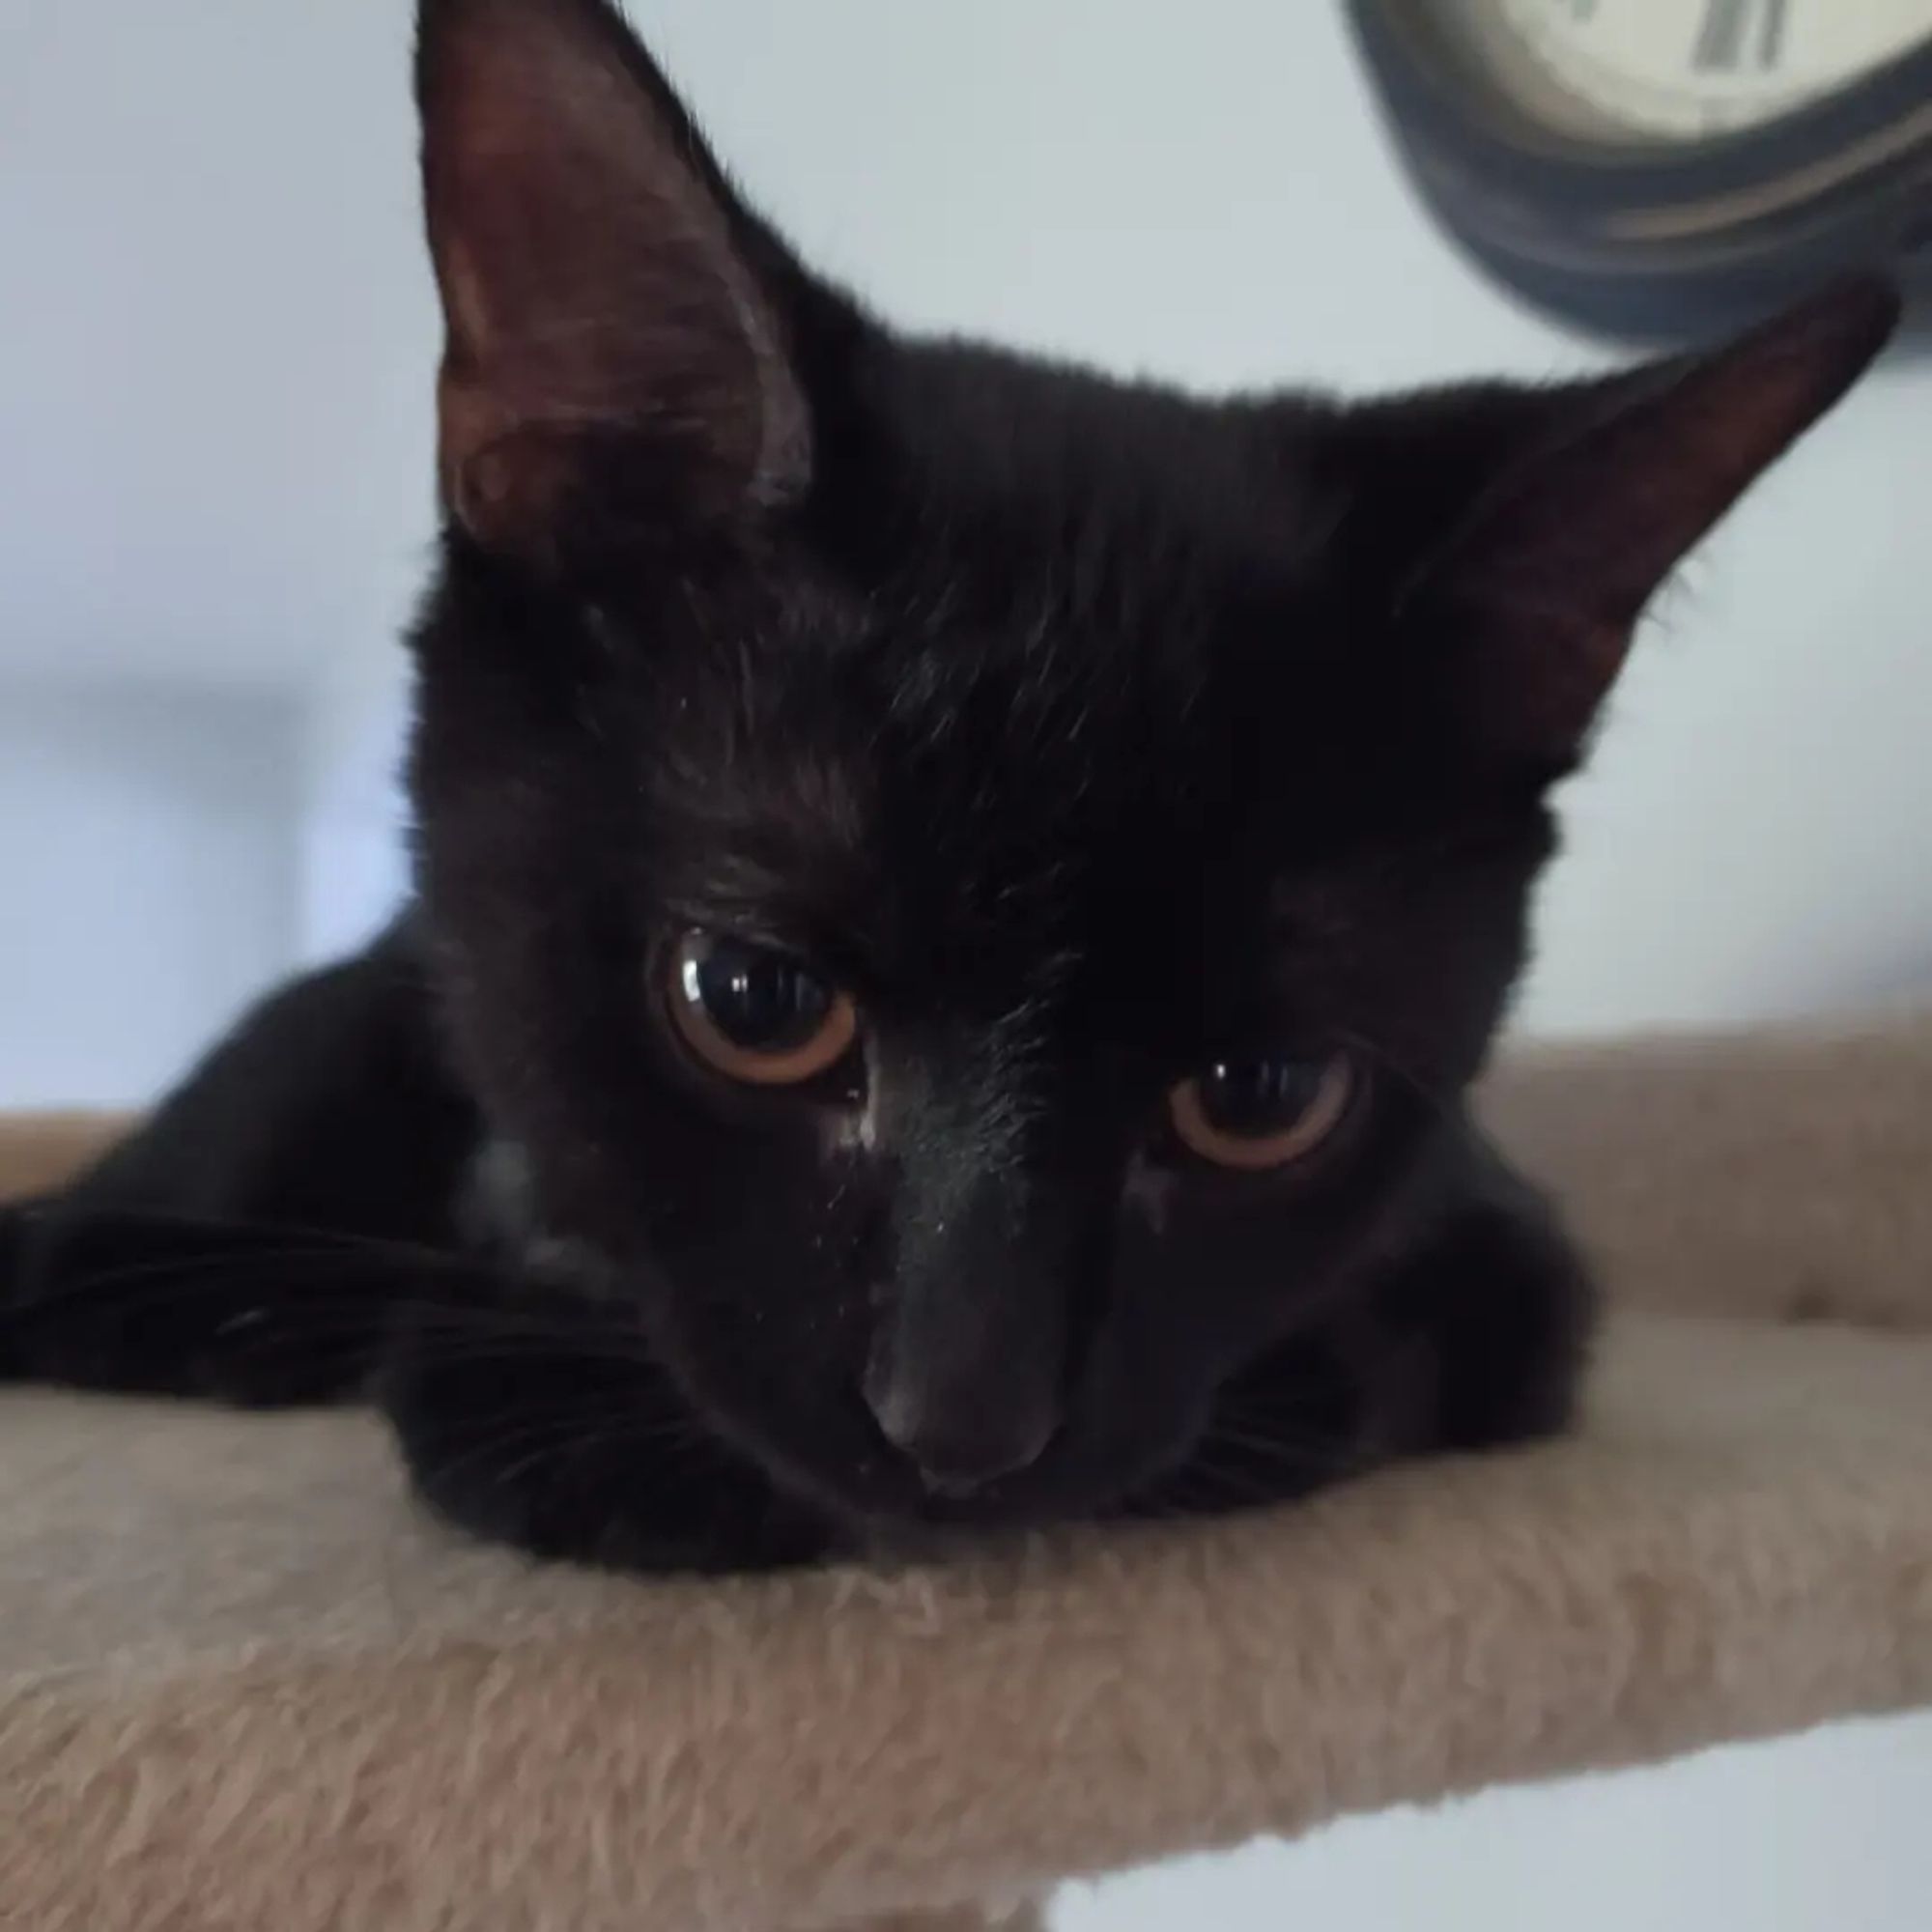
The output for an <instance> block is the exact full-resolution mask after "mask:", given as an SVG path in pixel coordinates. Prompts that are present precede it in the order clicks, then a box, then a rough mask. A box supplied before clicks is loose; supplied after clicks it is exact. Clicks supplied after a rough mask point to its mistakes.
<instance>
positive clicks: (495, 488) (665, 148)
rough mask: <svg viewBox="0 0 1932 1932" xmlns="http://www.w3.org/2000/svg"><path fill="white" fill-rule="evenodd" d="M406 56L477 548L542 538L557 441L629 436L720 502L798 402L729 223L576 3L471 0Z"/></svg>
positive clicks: (565, 483)
mask: <svg viewBox="0 0 1932 1932" xmlns="http://www.w3.org/2000/svg"><path fill="white" fill-rule="evenodd" d="M443 17H444V18H445V19H448V20H449V21H450V24H448V25H446V26H444V27H442V28H440V29H439V30H438V34H439V36H440V37H439V38H436V39H433V40H432V42H431V43H430V44H428V45H427V46H426V47H425V55H424V73H425V79H424V87H423V114H424V178H425V191H426V199H427V204H428V213H429V228H430V241H431V247H432V252H433V254H434V256H435V261H436V267H437V272H438V279H439V282H440V287H441V291H442V298H443V307H444V315H445V319H446V324H447V348H446V354H445V358H444V368H443V375H442V381H441V388H440V406H441V463H442V473H443V479H444V488H445V492H446V494H447V497H448V500H449V503H450V506H451V508H452V510H453V511H454V512H455V514H456V515H457V516H458V517H459V518H460V519H462V520H463V521H464V522H465V523H466V524H468V525H469V526H470V527H471V528H472V531H473V532H474V533H476V534H478V535H479V536H482V537H484V538H485V539H486V540H489V541H500V542H506V543H512V544H514V543H517V542H519V541H525V540H527V541H531V542H536V541H540V540H541V537H542V534H543V532H544V531H545V530H546V529H547V528H548V527H549V526H552V525H554V522H555V521H556V520H557V519H558V518H559V517H560V516H561V515H562V514H563V501H562V499H563V497H565V496H566V495H567V494H568V492H569V490H570V488H571V485H572V483H573V481H574V480H575V475H576V469H577V465H576V463H575V462H574V461H573V451H574V450H575V451H577V452H579V453H581V452H582V450H585V449H587V448H588V447H589V446H591V444H592V443H593V442H595V441H598V440H609V439H611V438H634V439H637V440H638V441H639V444H640V445H644V444H648V445H651V446H653V447H654V448H655V449H656V450H657V452H658V453H660V454H661V455H663V456H664V457H666V458H668V459H669V460H670V462H671V463H672V464H673V465H675V466H677V468H676V469H675V470H674V471H673V472H671V473H674V474H676V475H678V476H680V477H681V478H682V483H681V486H680V487H681V488H683V489H684V490H685V491H686V492H688V495H689V497H690V499H691V501H692V502H693V504H694V505H695V506H696V505H702V506H703V507H705V508H706V509H709V510H721V509H725V508H728V507H730V506H731V505H732V504H734V503H736V502H739V501H741V500H743V498H744V497H746V496H748V495H750V494H752V493H753V492H754V491H756V490H757V489H758V488H760V487H761V486H763V485H764V484H765V483H766V482H767V480H768V476H769V472H771V471H773V470H775V469H778V468H779V467H780V465H781V461H782V460H789V459H791V458H792V457H793V456H794V455H795V451H796V446H797V444H798V442H799V440H800V437H799V429H798V425H799V423H800V422H801V421H802V418H803V410H802V408H801V407H800V405H799V404H798V403H797V401H796V400H795V392H794V391H793V389H792V386H791V383H790V379H789V376H788V374H787V373H786V370H785V367H784V363H783V359H782V356H781V349H780V330H779V328H778V326H777V323H776V319H775V317H774V316H773V314H772V312H771V310H770V308H769V306H768V304H767V303H766V301H765V299H764V298H763V295H762V292H761V291H760V290H759V289H758V288H757V287H756V284H755V280H754V277H753V274H752V272H751V270H750V269H749V268H748V267H747V265H746V264H745V263H744V262H743V261H742V260H741V259H740V258H739V255H738V252H737V250H736V248H735V245H734V241H733V235H732V226H731V219H730V216H729V214H728V213H727V212H726V210H725V209H724V208H723V207H721V206H720V205H719V204H718V202H717V200H716V199H715V198H714V196H713V193H712V191H711V189H710V187H709V186H708V185H707V177H706V174H705V172H704V170H703V168H702V166H701V165H700V163H699V162H698V161H697V159H696V157H695V156H694V155H693V153H691V152H689V151H688V150H687V149H686V148H685V147H684V146H683V145H681V141H682V134H683V130H682V129H681V128H675V127H673V126H672V125H670V119H669V117H668V113H667V110H666V108H665V107H664V105H663V104H662V103H661V102H660V101H659V100H658V99H654V98H653V95H652V93H651V91H650V89H649V87H648V86H647V85H646V84H645V83H644V81H643V80H642V78H641V77H640V72H639V68H640V66H641V63H642V60H643V56H642V54H641V52H639V51H638V50H636V49H634V48H633V49H627V48H626V47H625V46H623V45H622V44H621V43H617V41H616V39H615V36H616V35H617V33H618V32H619V29H618V28H617V27H616V26H615V24H614V23H613V22H611V21H610V20H607V19H606V18H604V17H602V16H601V15H599V14H593V13H592V12H591V11H590V10H588V9H579V8H575V7H571V6H556V5H538V4H534V0H480V4H477V0H472V4H470V5H468V6H466V7H464V8H462V9H460V10H454V15H453V18H452V17H451V15H450V14H445V15H444V16H443Z"/></svg>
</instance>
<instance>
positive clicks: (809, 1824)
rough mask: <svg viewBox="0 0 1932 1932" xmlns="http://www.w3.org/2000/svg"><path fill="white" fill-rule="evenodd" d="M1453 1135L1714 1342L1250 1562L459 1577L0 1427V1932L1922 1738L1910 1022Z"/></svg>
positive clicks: (286, 1928) (1922, 1135)
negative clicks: (1891, 1724) (1871, 1737)
mask: <svg viewBox="0 0 1932 1932" xmlns="http://www.w3.org/2000/svg"><path fill="white" fill-rule="evenodd" d="M1492 1107H1493V1117H1494V1118H1495V1119H1496V1121H1497V1122H1498V1123H1499V1125H1500V1128H1501V1130H1502V1131H1503V1133H1504V1134H1505V1136H1506V1138H1508V1139H1510V1141H1511V1142H1512V1144H1513V1145H1515V1146H1517V1147H1518V1148H1519V1150H1520V1151H1525V1152H1526V1153H1527V1154H1528V1156H1529V1158H1530V1159H1531V1161H1532V1163H1533V1164H1535V1165H1538V1166H1540V1167H1542V1168H1544V1169H1545V1170H1546V1171H1548V1172H1553V1173H1556V1174H1557V1175H1558V1176H1559V1177H1560V1178H1562V1179H1565V1180H1566V1182H1567V1183H1568V1184H1567V1188H1566V1191H1567V1192H1568V1193H1569V1194H1570V1195H1571V1197H1572V1198H1573V1200H1574V1202H1575V1204H1576V1208H1577V1217H1578V1219H1579V1222H1580V1223H1581V1224H1582V1225H1583V1226H1584V1228H1585V1229H1586V1231H1587V1232H1588V1233H1589V1235H1590V1236H1591V1238H1592V1240H1593V1242H1594V1244H1596V1245H1598V1246H1599V1247H1600V1248H1601V1249H1602V1250H1603V1252H1604V1253H1605V1256H1606V1258H1607V1260H1608V1262H1609V1264H1610V1265H1611V1266H1612V1268H1613V1270H1614V1271H1615V1273H1616V1276H1617V1279H1618V1283H1619V1285H1620V1287H1621V1288H1622V1289H1623V1290H1624V1291H1626V1293H1627V1295H1628V1297H1629V1298H1630V1299H1631V1300H1633V1301H1641V1302H1645V1303H1655V1302H1657V1301H1658V1300H1660V1299H1665V1298H1674V1299H1676V1300H1678V1301H1680V1303H1682V1304H1684V1305H1689V1306H1693V1307H1696V1308H1698V1309H1700V1310H1705V1311H1709V1310H1723V1311H1728V1312H1727V1313H1726V1314H1722V1315H1713V1314H1710V1313H1708V1312H1706V1313H1702V1314H1699V1315H1697V1316H1693V1317H1684V1316H1671V1315H1663V1314H1660V1313H1658V1312H1657V1311H1656V1309H1655V1307H1654V1306H1646V1307H1642V1308H1635V1307H1633V1308H1630V1309H1626V1310H1623V1311H1620V1312H1619V1314H1618V1315H1617V1317H1616V1319H1615V1320H1614V1321H1613V1323H1612V1326H1611V1330H1610V1332H1609V1334H1608V1336H1607V1337H1606V1340H1605V1347H1604V1350H1603V1352H1602V1358H1601V1361H1600V1364H1599V1368H1598V1373H1597V1376H1596V1378H1595V1380H1594V1383H1593V1386H1592V1391H1591V1398H1590V1403H1589V1415H1588V1419H1587V1422H1586V1425H1585V1427H1584V1428H1583V1430H1582V1431H1581V1432H1580V1433H1579V1435H1577V1437H1576V1438H1575V1439H1573V1440H1571V1441H1567V1442H1563V1443H1558V1444H1553V1445H1550V1446H1548V1447H1546V1448H1542V1449H1539V1450H1537V1451H1535V1452H1533V1453H1530V1454H1527V1455H1521V1456H1515V1457H1510V1458H1501V1459H1493V1460H1490V1461H1482V1462H1466V1463H1443V1464H1437V1465H1434V1466H1430V1467H1423V1468H1414V1469H1406V1470H1402V1471H1397V1472H1394V1473H1391V1474H1388V1475H1385V1476H1382V1477H1378V1478H1376V1479H1374V1480H1372V1481H1369V1482H1366V1483H1362V1484H1359V1485H1357V1486H1355V1487H1353V1488H1351V1489H1349V1490H1347V1491H1344V1492H1338V1493H1335V1494H1332V1495H1330V1496H1326V1497H1323V1498H1321V1499H1318V1500H1317V1501H1316V1502H1314V1503H1313V1504H1309V1505H1304V1506H1302V1507H1300V1508H1297V1509H1294V1510H1291V1511H1286V1512H1283V1513H1280V1514H1278V1515H1276V1516H1273V1517H1269V1518H1265V1519H1255V1520H1247V1521H1237V1522H1228V1523H1221V1524H1216V1525H1208V1526H1199V1525H1197V1526H1191V1527H1183V1528H1163V1529H1149V1530H1142V1531H1137V1532H1134V1533H1130V1534H1107V1535H1099V1534H1093V1533H1089V1534H1083V1535H1073V1536H1069V1537H1066V1538H1064V1539H1059V1540H1056V1541H1053V1542H1038V1543H1034V1544H1031V1545H1028V1546H1026V1547H1024V1548H1017V1549H1009V1550H1007V1551H1005V1552H1003V1553H999V1554H995V1555H987V1556H982V1557H980V1558H979V1559H977V1560H974V1561H971V1562H963V1563H960V1564H958V1565H955V1566H952V1567H951V1568H948V1569H946V1570H944V1571H938V1572H920V1573H912V1574H906V1575H900V1576H894V1577H879V1576H873V1575H866V1574H859V1573H838V1574H828V1575H821V1576H812V1577H798V1578H792V1579H788V1580H785V1581H781V1582H777V1583H770V1582H764V1583H745V1584H739V1585H718V1584H705V1585H695V1584H694V1585H669V1586H666V1585H655V1586H644V1585H639V1584H636V1583H627V1582H623V1581H619V1580H613V1579H607V1578H600V1577H587V1576H582V1575H577V1574H573V1573H569V1572H565V1571H560V1570H551V1571H537V1570H534V1569H532V1568H530V1567H529V1566H527V1565H526V1564H524V1563H522V1562H520V1561H519V1560H517V1559H516V1558H514V1557H512V1556H510V1555H507V1554H505V1553H503V1552H500V1551H497V1550H490V1549H482V1548H472V1547H469V1546H466V1545H463V1544H460V1543H458V1542H456V1541H455V1540H454V1539H452V1538H450V1537H448V1536H447V1535H445V1534H443V1533H442V1532H441V1531H440V1530H439V1529H437V1528H436V1527H435V1526H433V1525H431V1524H429V1523H427V1522H425V1521H424V1520H422V1518H421V1516H420V1514H419V1513H418V1512H417V1510H416V1509H415V1508H414V1507H413V1506H412V1504H411V1502H410V1501H409V1499H408V1497H407V1495H406V1494H405V1492H404V1491H403V1487H402V1484H401V1481H400V1478H399V1476H398V1474H397V1472H396V1469H395V1466H394V1464H393V1463H392V1461H391V1459H390V1457H389V1455H388V1452H387V1449H386V1447H385V1445H384V1440H383V1438H382V1436H381V1435H380V1433H379V1431H378V1430H377V1429H376V1428H375V1427H374V1426H373V1424H371V1423H370V1422H368V1421H367V1420H366V1419H363V1418H359V1417H354V1416H346V1417H345V1416H293V1417H288V1416H284V1417H268V1418H241V1417H235V1416H228V1415H221V1414H214V1413H208V1412H198V1411H191V1410H185V1409H176V1408H171V1407H167V1406H154V1405H126V1404H112V1403H104V1402H90V1401H84V1400H79V1399H75V1398H68V1397H59V1396H52V1395H46V1394H43V1393H39V1392H31V1391H29V1392H15V1393H13V1394H11V1395H9V1396H7V1397H5V1398H4V1399H3V1400H0V1821H4V1823H0V1923H4V1924H5V1925H6V1926H7V1927H9V1928H10V1932H11V1928H13V1927H14V1926H18V1927H20V1928H22V1929H23V1932H27V1929H28V1928H31V1932H43V1928H44V1932H67V1928H74V1932H80V1928H85V1932H176V1928H179V1932H202V1928H208V1932H217V1928H219V1932H229V1928H234V1932H242V1928H246V1932H258V1928H270V1927H271V1928H274V1932H334V1928H338V1927H341V1928H353V1932H525V1928H542V1932H552V1929H553V1928H554V1932H638V1928H640V1927H649V1928H658V1927H664V1928H667V1932H684V1928H694V1932H704V1929H707V1928H721V1932H722V1928H733V1932H745V1928H769V1927H777V1926H784V1927H789V1928H808V1927H821V1926H827V1925H830V1924H834V1923H848V1922H851V1921H855V1920H861V1919H866V1918H868V1916H869V1918H872V1919H873V1920H875V1921H877V1923H878V1925H879V1926H880V1927H881V1928H886V1927H894V1926H896V1927H900V1928H911V1927H923V1928H925V1929H926V1932H938V1928H940V1927H941V1926H949V1927H966V1926H977V1925H979V1924H980V1923H981V1922H982V1919H981V1916H980V1910H979V1907H980V1901H983V1900H986V1899H988V1898H1010V1899H1021V1898H1025V1897H1028V1896H1031V1895H1037V1894H1038V1893H1039V1892H1040V1891H1041V1890H1042V1889H1044V1888H1045V1887H1047V1886H1048V1885H1050V1884H1051V1883H1052V1882H1053V1881H1054V1880H1056V1879H1058V1878H1060V1877H1062V1876H1065V1875H1067V1874H1071V1873H1086V1872H1093V1871H1097V1870H1104V1869H1109V1868H1113V1867H1117V1866H1119V1865H1122V1864H1125V1863H1132V1862H1138V1861H1145V1860H1149V1859H1152V1858H1156V1857H1160V1856H1164V1855H1167V1854H1170V1853H1175V1852H1179V1851H1183V1850H1191V1849H1197V1848H1201V1847H1206V1846H1211V1845H1224V1844H1233V1843H1236V1842H1239V1841H1241V1840H1243V1839H1246V1838H1248V1837H1251V1836H1253V1835H1255V1834H1258V1833H1264V1832H1295V1831H1300V1830H1304V1829H1306V1828H1308V1827H1309V1826H1311V1825H1314V1824H1316V1823H1319V1822H1320V1821H1321V1820H1323V1819H1327V1818H1330V1817H1333V1816H1335V1815H1337V1814H1339V1813H1341V1812H1344V1811H1350V1810H1358V1809H1366V1808H1372V1807H1377V1806H1381V1805H1386V1804H1394V1803H1397V1802H1401V1801H1405V1800H1418V1799H1430V1798H1434V1797H1437V1796H1440V1795H1442V1794H1445V1793H1448V1792H1453V1791H1465V1790H1470V1789H1473V1788H1475V1787H1477V1786H1479V1785H1481V1784H1484V1783H1488V1782H1492V1781H1494V1780H1497V1779H1504V1778H1529V1777H1542V1776H1550V1775H1553V1774H1557V1773H1560V1772H1565V1771H1571V1770H1577V1769H1580V1768H1583V1767H1588V1766H1601V1765H1610V1764H1622V1763H1630V1762H1634V1761H1640V1760H1645V1759H1650V1758H1655V1757H1659V1756H1662V1755H1665V1754H1668V1753H1672V1752H1677V1751H1682V1750H1686V1749H1690V1748H1693V1747H1698V1746H1701V1745H1705V1744H1709V1743H1713V1742H1716V1741H1718V1740H1720V1739H1731V1738H1739V1737H1747V1736H1756V1735H1762V1734H1767V1733H1772V1732H1776V1731H1782V1730H1787V1729H1791V1728H1796V1727H1799V1726H1803V1725H1806V1724H1810V1723H1813V1722H1817V1721H1819V1720H1821V1719H1828V1718H1833V1717H1839V1716H1844V1715H1849V1714H1852V1713H1855V1712H1856V1713H1862V1712H1876V1711H1884V1710H1892V1709H1897V1708H1901V1707H1904V1706H1907V1705H1912V1704H1917V1703H1922V1702H1932V1334H1928V1333H1926V1332H1923V1329H1924V1328H1925V1327H1932V1226H1928V1222H1927V1214H1928V1208H1927V1196H1928V1193H1932V1027H1928V1026H1926V1025H1923V1024H1919V1025H1906V1024H1900V1025H1898V1026H1894V1027H1891V1028H1889V1029H1887V1030H1885V1031H1884V1032H1883V1033H1882V1034H1873V1035H1870V1036H1865V1037H1845V1038H1839V1039H1829V1040H1816V1039H1784V1040H1773V1039H1767V1040H1763V1041H1759V1042H1755V1043H1752V1044H1750V1045H1749V1046H1747V1047H1735V1046H1718V1047H1704V1046H1698V1045H1696V1044H1694V1043H1691V1044H1686V1045H1684V1046H1662V1047H1651V1048H1644V1049H1634V1048H1626V1049H1621V1050H1619V1051H1617V1052H1616V1053H1614V1054H1610V1055H1598V1054H1583V1055H1574V1054H1573V1055H1565V1056H1560V1057H1558V1058H1557V1059H1556V1060H1554V1061H1551V1060H1547V1059H1546V1060H1543V1061H1541V1062H1538V1063H1536V1064H1534V1065H1530V1066H1527V1067H1525V1068H1523V1069H1521V1070H1520V1071H1518V1072H1516V1073H1514V1074H1512V1075H1510V1076H1507V1077H1506V1078H1505V1079H1504V1080H1503V1081H1502V1082H1500V1083H1498V1086H1497V1089H1496V1091H1495V1094H1494V1095H1493V1098H1492ZM1847 1150H1852V1152H1849V1153H1848V1152H1847ZM1792 1313H1796V1314H1797V1315H1798V1316H1799V1317H1801V1318H1803V1319H1802V1320H1800V1321H1795V1322H1794V1321H1786V1320H1783V1319H1781V1318H1783V1317H1784V1316H1786V1315H1789V1314H1792ZM1827 1313H1831V1314H1833V1315H1836V1316H1841V1317H1856V1318H1861V1319H1869V1320H1870V1321H1877V1322H1883V1323H1886V1324H1888V1326H1887V1327H1886V1328H1883V1329H1879V1328H1872V1327H1865V1328H1860V1327H1857V1326H1853V1325H1850V1323H1849V1321H1845V1322H1841V1321H1825V1320H1822V1319H1820V1318H1822V1317H1823V1316H1824V1315H1826V1314H1827ZM1915 1322H1917V1323H1918V1324H1920V1331H1919V1332H1913V1329H1912V1324H1913V1323H1915ZM946 1912H956V1913H958V1914H960V1915H961V1916H960V1917H957V1918H952V1919H947V1918H928V1917H924V1916H920V1915H924V1914H932V1913H946ZM895 1914H896V1915H899V1916H898V1917H894V1916H893V1915H895Z"/></svg>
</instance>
